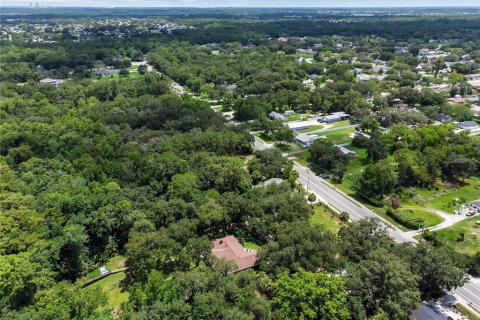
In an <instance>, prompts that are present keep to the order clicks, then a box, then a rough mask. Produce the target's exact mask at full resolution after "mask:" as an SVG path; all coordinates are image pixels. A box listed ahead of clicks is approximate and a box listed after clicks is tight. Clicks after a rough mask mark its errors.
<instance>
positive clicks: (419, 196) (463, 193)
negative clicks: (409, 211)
mask: <svg viewBox="0 0 480 320" xmlns="http://www.w3.org/2000/svg"><path fill="white" fill-rule="evenodd" d="M410 191H412V193H414V194H415V195H414V196H413V198H412V199H403V200H404V201H405V202H406V203H415V204H421V205H422V206H428V207H432V208H435V209H438V210H442V211H445V212H447V213H453V211H455V210H456V209H458V208H459V207H460V206H461V205H462V204H464V203H468V202H470V201H473V200H476V199H479V198H480V178H479V177H472V178H469V179H465V181H464V183H463V184H461V185H449V184H445V183H443V182H438V184H437V187H436V188H432V189H425V188H415V189H410Z"/></svg>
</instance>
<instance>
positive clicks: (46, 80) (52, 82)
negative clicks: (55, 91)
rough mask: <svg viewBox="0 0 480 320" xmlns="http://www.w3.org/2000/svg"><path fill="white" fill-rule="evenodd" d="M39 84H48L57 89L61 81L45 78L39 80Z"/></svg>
mask: <svg viewBox="0 0 480 320" xmlns="http://www.w3.org/2000/svg"><path fill="white" fill-rule="evenodd" d="M39 82H40V83H45V84H49V85H52V86H55V87H57V88H58V87H59V86H60V84H61V83H62V80H58V79H51V78H45V79H42V80H40V81H39Z"/></svg>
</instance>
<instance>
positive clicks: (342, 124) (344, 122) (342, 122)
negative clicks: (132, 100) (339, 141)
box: [331, 120, 351, 128]
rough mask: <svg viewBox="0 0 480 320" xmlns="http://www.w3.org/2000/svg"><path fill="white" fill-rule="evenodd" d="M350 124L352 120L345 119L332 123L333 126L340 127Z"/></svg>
mask: <svg viewBox="0 0 480 320" xmlns="http://www.w3.org/2000/svg"><path fill="white" fill-rule="evenodd" d="M349 125H351V123H350V120H343V121H339V122H334V123H332V126H331V128H340V127H345V126H349Z"/></svg>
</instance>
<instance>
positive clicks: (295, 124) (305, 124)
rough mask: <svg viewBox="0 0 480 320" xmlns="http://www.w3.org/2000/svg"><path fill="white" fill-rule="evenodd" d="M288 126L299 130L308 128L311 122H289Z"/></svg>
mask: <svg viewBox="0 0 480 320" xmlns="http://www.w3.org/2000/svg"><path fill="white" fill-rule="evenodd" d="M287 125H288V127H289V128H290V129H291V130H293V131H301V130H306V129H308V128H310V125H311V123H310V122H308V121H295V122H289V123H288V124H287Z"/></svg>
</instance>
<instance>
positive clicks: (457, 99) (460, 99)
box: [448, 97, 467, 103]
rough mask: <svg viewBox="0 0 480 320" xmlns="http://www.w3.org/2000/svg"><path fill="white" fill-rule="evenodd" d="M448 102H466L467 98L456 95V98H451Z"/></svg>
mask: <svg viewBox="0 0 480 320" xmlns="http://www.w3.org/2000/svg"><path fill="white" fill-rule="evenodd" d="M448 102H450V103H466V102H467V99H465V98H462V97H455V98H449V99H448Z"/></svg>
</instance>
